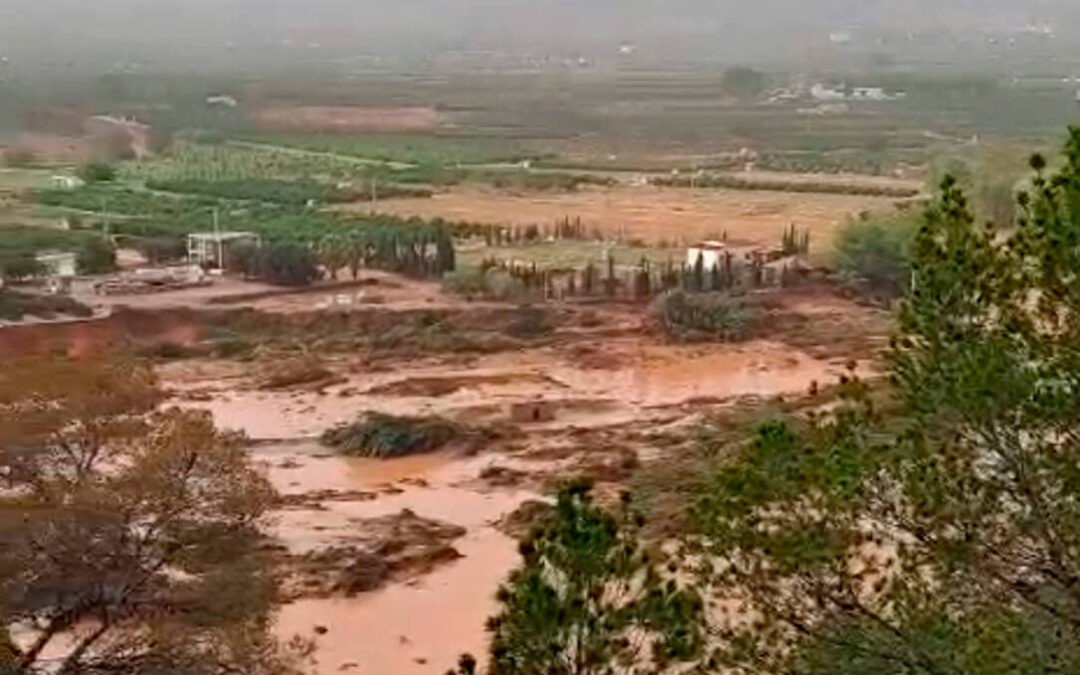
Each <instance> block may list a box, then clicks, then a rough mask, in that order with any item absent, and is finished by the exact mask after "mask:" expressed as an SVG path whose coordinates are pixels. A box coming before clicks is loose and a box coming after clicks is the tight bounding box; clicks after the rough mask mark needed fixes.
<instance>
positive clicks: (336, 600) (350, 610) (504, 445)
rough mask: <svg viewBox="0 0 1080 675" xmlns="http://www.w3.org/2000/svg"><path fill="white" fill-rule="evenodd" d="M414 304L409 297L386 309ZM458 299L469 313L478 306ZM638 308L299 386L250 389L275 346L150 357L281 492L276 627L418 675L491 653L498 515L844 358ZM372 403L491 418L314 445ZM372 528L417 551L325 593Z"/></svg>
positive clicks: (338, 363)
mask: <svg viewBox="0 0 1080 675" xmlns="http://www.w3.org/2000/svg"><path fill="white" fill-rule="evenodd" d="M429 289H430V287H429ZM328 297H330V295H323V296H320V295H317V294H314V295H310V296H306V297H304V298H302V299H301V298H300V296H294V297H283V298H280V299H279V298H271V299H267V300H261V301H258V302H260V303H264V308H266V307H268V306H274V307H275V308H276V309H277V310H278V311H289V309H287V308H290V307H292V306H293V305H291V303H296V302H308V303H319V302H325V299H326V298H328ZM790 304H791V306H792V307H798V308H799V310H798V311H799V313H800V315H803V316H807V317H812V318H813V319H816V320H820V321H822V322H830V323H831V322H834V321H835V319H836V318H837V317H842V316H848V317H859V316H862V314H863V313H864V310H861V309H859V308H858V307H856V306H854V305H852V304H851V303H850V302H848V301H845V300H842V299H840V298H829V297H824V298H821V297H809V298H804V299H801V300H796V299H792V300H791V303H790ZM411 307H412V305H410V304H408V301H406V303H405V304H403V305H401V306H397V305H393V304H392V305H391V306H390V308H389V311H402V312H406V311H408V309H409V308H411ZM456 311H462V312H465V313H466V314H470V313H471V315H476V316H479V314H476V313H478V312H482V311H484V309H483V308H482V307H476V306H473V307H462V306H458V307H457V308H456ZM404 316H405V315H403V317H404ZM569 316H571V317H572V316H574V314H573V313H572V312H571V314H570V315H569ZM403 320H404V319H403ZM646 320H647V317H646V315H645V314H644V313H643V310H642V309H641V308H640V307H636V308H635V307H625V308H610V309H607V310H605V311H604V312H601V314H600V320H599V323H600V325H599V326H597V327H592V328H586V327H582V326H579V325H577V324H576V323H575V322H574V321H573V320H570V319H568V321H569V323H568V324H566V325H563V326H561V327H560V328H558V329H556V330H555V331H554V332H553V333H552V334H551V335H550V336H549V337H548V338H546V339H544V340H541V341H539V342H537V343H535V344H531V345H525V346H521V347H518V348H514V349H495V350H493V351H491V352H489V353H471V354H465V355H462V354H454V353H445V352H439V351H434V352H430V353H425V354H422V355H414V356H412V357H409V358H396V357H393V356H392V355H390V356H387V355H383V356H382V357H379V358H373V356H372V355H371V354H359V353H357V354H350V353H338V354H328V355H325V356H324V357H323V358H321V359H320V363H321V367H323V368H326V369H327V370H328V371H329V372H331V373H332V374H333V377H332V378H330V379H327V380H325V381H323V382H317V383H315V384H313V385H311V386H296V387H282V388H267V387H265V386H263V385H262V384H261V383H262V382H263V380H262V379H261V377H262V375H263V372H264V371H265V370H266V369H267V368H271V367H273V362H272V358H271V357H269V356H267V357H261V360H260V361H257V362H256V363H241V362H236V361H228V360H215V359H195V360H190V359H189V360H182V361H177V362H173V363H169V364H164V365H162V366H160V367H159V373H160V375H161V377H162V379H163V383H164V385H165V386H166V387H167V389H168V390H169V391H170V392H172V396H173V402H175V403H178V404H180V405H183V406H186V407H192V408H198V409H203V410H208V411H210V412H211V413H212V414H213V416H214V419H215V421H216V422H217V424H218V425H220V426H222V427H226V428H233V429H238V430H242V431H244V432H245V433H246V434H247V435H248V436H249V437H250V438H251V439H252V440H253V441H254V444H253V446H252V450H251V452H252V455H253V457H254V458H255V459H256V460H257V461H258V462H260V463H261V464H262V465H263V466H265V467H266V469H267V471H268V472H269V476H270V478H271V480H272V482H273V483H274V485H275V487H276V488H277V489H278V491H279V492H280V493H281V495H282V500H283V502H282V506H281V507H280V508H278V509H277V510H275V512H274V513H273V517H272V519H271V522H270V523H269V524H268V530H267V531H268V534H270V535H271V536H272V538H273V539H274V541H276V542H277V545H278V546H280V553H279V555H281V556H283V560H284V561H286V562H284V563H283V569H293V570H294V572H295V570H296V569H301V570H302V574H300V576H299V577H297V578H293V579H292V582H291V583H289V584H286V585H287V587H289V588H292V589H293V590H292V591H290V592H289V597H288V601H287V602H286V603H285V604H284V605H283V606H282V608H281V610H280V614H279V617H278V623H277V630H278V633H279V635H281V636H282V637H283V638H290V637H292V636H294V635H299V636H301V637H304V638H307V639H312V640H314V642H315V644H316V646H317V649H316V652H315V658H316V659H317V669H318V672H319V673H320V674H323V675H328V674H330V673H338V672H358V673H429V672H435V671H442V670H445V669H446V668H448V667H450V666H451V665H453V663H454V662H455V661H456V658H457V656H458V655H459V654H460V653H462V652H465V651H468V652H472V653H474V654H478V655H482V654H483V653H484V652H485V639H486V638H485V633H484V625H485V619H486V618H487V617H488V616H490V615H491V614H492V612H493V611H494V609H495V604H494V593H495V591H496V590H497V588H498V586H499V584H500V582H501V581H502V580H503V579H504V578H505V577H506V574H507V573H508V572H509V571H510V570H511V569H512V568H513V567H514V566H515V565H516V563H517V561H518V557H517V553H516V542H515V541H514V539H513V538H512V537H511V536H509V535H508V533H507V532H506V529H505V527H503V526H502V524H503V523H505V522H508V518H509V517H510V516H511V514H514V513H515V511H516V510H517V509H518V508H519V507H520V506H521V505H522V504H524V503H525V502H528V501H530V500H537V499H541V500H542V499H544V495H545V494H550V487H551V485H552V484H553V483H552V482H553V481H555V480H558V479H559V477H561V476H569V475H575V474H579V473H582V472H583V473H585V474H586V475H593V476H594V477H595V479H596V480H598V481H599V482H600V483H601V484H609V485H611V486H612V487H613V488H617V487H618V485H619V484H620V482H621V481H623V480H624V479H625V477H626V476H628V475H629V474H628V471H632V470H633V467H636V466H638V465H639V464H640V463H641V462H643V461H646V462H647V461H664V459H665V455H664V453H665V451H664V449H663V448H662V447H657V446H654V445H652V444H650V443H649V442H647V441H646V440H644V439H646V438H647V437H648V436H649V434H651V433H652V432H654V431H655V430H657V429H661V428H665V427H666V426H669V425H685V424H687V423H688V422H689V421H692V420H694V419H696V418H697V417H699V416H700V415H704V414H709V413H710V411H715V410H723V409H724V408H725V407H728V406H733V405H736V404H739V403H741V402H744V401H746V400H747V399H748V398H750V399H762V400H767V399H772V398H775V397H786V396H791V397H799V396H801V395H803V394H805V393H806V392H807V391H808V390H809V389H810V388H811V387H813V386H814V385H815V384H818V385H827V384H830V383H832V382H834V381H835V380H836V379H837V378H838V377H839V376H840V375H841V374H842V373H844V372H845V371H846V370H847V369H848V368H849V367H850V366H851V364H850V363H848V361H849V360H850V359H845V358H840V356H839V355H838V354H837V351H836V349H835V348H834V349H833V350H832V352H831V353H833V356H828V355H825V356H823V355H822V354H818V353H811V351H807V350H805V349H802V348H799V347H797V346H793V342H792V340H794V339H795V338H797V337H800V336H787V337H785V335H784V334H782V332H781V333H778V334H777V336H776V338H775V339H773V338H770V339H756V340H751V341H747V342H742V343H738V344H719V343H705V344H679V343H674V342H670V341H667V340H665V339H663V338H662V337H660V336H658V335H655V334H654V333H652V332H651V331H650V330H649V329H647V327H646V323H645V322H646ZM590 325H591V324H590ZM780 325H781V324H779V323H778V324H777V326H778V327H779V326H780ZM491 328H492V329H493V330H494V329H496V327H495V326H492V327H491ZM777 330H780V329H779V328H777ZM811 333H812V331H811ZM788 337H790V338H791V339H788ZM801 337H802V338H803V339H807V336H801ZM810 337H811V338H812V335H811V336H810ZM796 341H797V340H796ZM265 359H271V360H270V361H266V360H265ZM860 367H861V366H860ZM530 405H538V406H539V405H543V406H544V410H545V411H550V413H546V414H545V415H544V417H543V418H542V419H538V420H528V419H525V420H522V419H520V418H517V417H515V414H514V410H515V408H521V407H522V406H524V407H525V408H526V409H527V408H528V406H530ZM368 411H377V412H381V413H388V414H393V415H403V416H427V415H437V416H439V417H440V418H443V419H447V420H450V421H452V422H453V423H455V424H460V425H464V426H466V427H468V428H473V429H483V430H486V433H487V435H486V436H485V437H484V438H485V440H483V441H482V442H479V443H474V444H470V445H468V446H467V447H465V446H462V447H457V446H454V445H453V444H452V445H451V446H450V447H448V448H447V449H446V450H443V451H440V452H437V453H434V454H428V455H421V456H414V457H408V458H404V459H395V460H385V461H383V460H371V459H355V458H348V457H342V456H339V455H336V454H334V451H333V450H331V449H329V448H327V447H324V446H322V445H321V444H320V443H319V440H318V437H319V436H320V435H321V434H323V433H324V432H325V431H327V430H328V429H331V428H333V427H335V426H337V425H340V424H343V423H348V422H351V421H353V420H355V419H356V418H357V416H358V415H360V414H361V413H364V412H368ZM386 528H390V530H392V531H393V532H394V533H396V534H393V537H397V538H396V539H393V541H394V542H396V543H395V544H394V546H396V547H398V548H401V547H404V549H405V550H407V551H414V550H415V551H418V553H415V554H414V553H407V554H406V555H405V556H404V561H405V562H404V563H403V564H401V565H399V566H396V567H395V566H393V565H392V566H391V569H390V571H389V573H388V574H387V575H386V576H385V578H381V579H382V580H381V581H379V582H378V583H373V584H372V585H371V586H370V587H368V586H364V590H363V591H362V592H355V593H353V592H342V591H340V590H336V589H340V583H339V582H337V581H334V580H335V579H337V577H335V576H334V575H336V574H339V573H341V574H345V573H348V574H354V573H355V571H356V570H355V567H356V565H352V566H351V567H350V566H349V565H345V566H343V565H342V563H341V558H342V556H346V558H347V561H351V560H352V559H353V558H352V557H349V556H353V557H355V556H360V558H358V559H363V558H362V556H363V554H362V551H363V550H366V549H365V547H369V548H370V547H376V548H378V547H381V548H382V549H385V548H386V547H387V545H386V541H385V540H383V539H379V537H382V536H390V535H383V534H379V533H380V532H383V531H384V530H386ZM395 528H396V529H395ZM403 528H404V529H403ZM402 532H413V533H414V534H408V535H402V534H401V533H402ZM416 532H419V533H420V534H415V533H416ZM357 551H360V553H358V552H357ZM328 560H330V561H331V562H326V561H328ZM313 561H319V562H313ZM350 564H351V563H350ZM357 564H359V563H357ZM319 565H323V566H324V567H319ZM290 566H292V567H290ZM298 566H299V567H298ZM342 570H345V572H343V571H342ZM286 574H287V575H288V574H293V576H294V577H296V574H294V573H293V572H287V573H286ZM305 575H306V576H305ZM349 578H350V579H351V577H349ZM350 583H351V582H350ZM305 584H306V585H305ZM335 584H337V585H335Z"/></svg>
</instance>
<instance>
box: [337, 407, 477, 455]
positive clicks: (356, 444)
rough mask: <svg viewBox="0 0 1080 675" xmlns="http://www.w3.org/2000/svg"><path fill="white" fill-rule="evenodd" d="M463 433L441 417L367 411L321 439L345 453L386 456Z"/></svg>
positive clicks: (433, 446)
mask: <svg viewBox="0 0 1080 675" xmlns="http://www.w3.org/2000/svg"><path fill="white" fill-rule="evenodd" d="M462 433H463V430H462V429H461V427H459V426H458V425H456V424H454V423H453V422H449V421H447V420H444V419H443V418H441V417H433V416H428V417H408V416H397V415H386V414H384V413H378V412H369V413H365V414H364V415H363V416H361V418H360V419H359V420H358V421H356V422H353V423H351V424H344V425H341V426H338V427H335V428H334V429H330V430H329V431H327V432H326V433H324V434H323V436H322V442H323V445H327V446H330V447H332V448H334V449H336V450H337V451H338V452H340V453H341V454H344V455H352V456H355V457H372V458H377V459H389V458H393V457H404V456H406V455H415V454H420V453H424V452H434V451H435V450H438V449H440V448H442V447H443V446H445V445H446V444H447V443H449V442H451V441H453V440H455V439H456V438H459V437H461V435H462Z"/></svg>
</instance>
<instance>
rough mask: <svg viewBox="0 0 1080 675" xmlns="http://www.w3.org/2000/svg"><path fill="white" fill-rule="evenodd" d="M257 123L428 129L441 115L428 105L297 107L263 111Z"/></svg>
mask: <svg viewBox="0 0 1080 675" xmlns="http://www.w3.org/2000/svg"><path fill="white" fill-rule="evenodd" d="M255 123H256V124H257V125H258V126H260V127H261V128H263V129H269V130H273V131H296V132H300V131H326V132H335V133H343V132H358V131H428V130H431V129H434V128H435V127H437V126H438V124H439V114H438V112H437V111H436V110H435V109H434V108H426V107H401V108H363V107H356V106H293V107H278V108H265V109H263V110H260V111H258V112H256V113H255Z"/></svg>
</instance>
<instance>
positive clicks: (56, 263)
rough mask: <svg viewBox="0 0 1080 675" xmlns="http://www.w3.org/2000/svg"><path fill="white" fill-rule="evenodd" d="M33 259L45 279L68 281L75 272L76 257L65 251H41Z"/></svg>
mask: <svg viewBox="0 0 1080 675" xmlns="http://www.w3.org/2000/svg"><path fill="white" fill-rule="evenodd" d="M34 259H35V260H36V261H37V263H38V264H39V265H41V268H42V270H43V271H44V273H45V276H47V277H53V278H61V279H65V278H66V279H70V278H71V277H73V276H75V273H76V270H77V267H78V265H77V257H76V255H75V254H74V253H68V252H65V251H42V252H40V253H38V254H37V255H35V256H34Z"/></svg>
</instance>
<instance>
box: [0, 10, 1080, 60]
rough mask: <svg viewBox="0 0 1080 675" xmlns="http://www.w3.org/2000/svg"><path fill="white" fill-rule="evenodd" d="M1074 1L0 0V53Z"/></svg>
mask: <svg viewBox="0 0 1080 675" xmlns="http://www.w3.org/2000/svg"><path fill="white" fill-rule="evenodd" d="M1077 14H1080V0H755V1H753V2H747V1H746V0H0V56H7V57H9V58H10V59H14V58H16V57H18V58H20V59H34V60H42V59H48V60H54V61H64V60H75V61H79V60H82V59H91V60H104V61H108V60H110V59H111V60H115V61H122V60H124V59H134V60H140V59H147V58H152V57H157V58H159V59H162V60H165V61H178V62H184V61H188V60H190V62H191V63H198V62H200V61H203V60H206V59H208V58H217V56H220V55H221V54H222V53H226V52H230V53H233V54H235V55H236V58H237V59H241V58H243V57H244V56H247V57H251V55H253V54H257V53H260V52H261V51H264V50H284V49H294V50H296V49H310V50H316V49H323V50H334V51H338V52H355V53H373V52H374V53H380V54H394V53H402V54H414V55H415V54H417V53H424V52H425V51H440V50H446V49H466V48H475V49H510V50H513V49H520V50H536V49H540V50H543V49H550V50H573V49H575V48H579V49H582V50H588V49H593V48H599V47H603V46H604V45H607V44H609V43H618V42H619V41H622V40H628V41H634V42H638V43H642V45H643V47H647V48H649V49H652V50H655V51H657V52H662V51H663V50H665V49H670V50H673V51H678V50H684V51H685V50H696V51H699V52H702V54H703V55H710V56H716V57H720V58H733V57H737V56H738V55H739V54H742V53H745V54H747V55H749V56H751V57H752V58H760V56H761V55H762V54H763V53H766V52H767V50H769V49H772V50H777V51H781V52H782V51H784V50H786V49H789V48H795V47H798V48H802V47H804V46H806V45H813V44H816V43H819V42H821V41H823V40H825V39H827V36H828V33H829V32H830V31H833V30H841V29H864V30H874V29H881V28H891V29H896V30H898V31H906V30H926V29H934V28H942V29H948V30H957V31H979V30H989V31H1000V30H1008V29H1017V28H1021V27H1023V26H1024V25H1025V24H1027V23H1036V24H1038V23H1041V22H1043V21H1051V22H1053V23H1054V24H1055V25H1056V26H1058V27H1059V29H1060V28H1061V27H1064V26H1067V25H1069V24H1070V22H1075V20H1076V19H1075V17H1076V15H1077ZM763 40H766V41H765V42H764V43H763ZM176 65H181V64H176Z"/></svg>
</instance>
